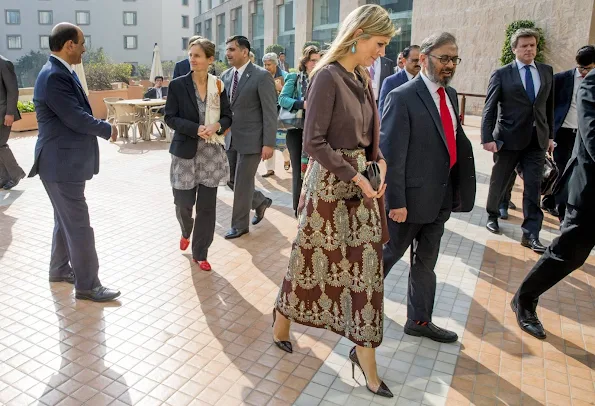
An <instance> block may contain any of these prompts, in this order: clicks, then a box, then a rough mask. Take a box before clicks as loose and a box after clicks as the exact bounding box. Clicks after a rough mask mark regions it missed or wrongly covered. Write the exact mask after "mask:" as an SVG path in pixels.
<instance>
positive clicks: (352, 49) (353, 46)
mask: <svg viewBox="0 0 595 406" xmlns="http://www.w3.org/2000/svg"><path fill="white" fill-rule="evenodd" d="M356 44H357V41H355V42H354V43H353V45H352V46H351V53H352V54H354V53H355V45H356Z"/></svg>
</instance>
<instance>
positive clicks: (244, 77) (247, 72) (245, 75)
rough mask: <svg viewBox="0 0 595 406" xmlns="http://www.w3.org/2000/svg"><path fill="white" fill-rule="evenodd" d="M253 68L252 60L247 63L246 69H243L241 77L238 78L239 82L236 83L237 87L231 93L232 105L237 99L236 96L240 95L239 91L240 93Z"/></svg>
mask: <svg viewBox="0 0 595 406" xmlns="http://www.w3.org/2000/svg"><path fill="white" fill-rule="evenodd" d="M253 69H254V65H252V62H250V63H249V64H248V66H246V70H244V73H242V77H241V78H240V82H239V83H238V88H237V89H236V91H235V92H234V94H233V100H232V101H231V104H232V106H233V104H234V103H235V102H236V100H237V99H238V96H239V95H240V93H242V88H243V87H244V85H245V84H246V82H247V81H248V80H250V77H251V76H252V70H253Z"/></svg>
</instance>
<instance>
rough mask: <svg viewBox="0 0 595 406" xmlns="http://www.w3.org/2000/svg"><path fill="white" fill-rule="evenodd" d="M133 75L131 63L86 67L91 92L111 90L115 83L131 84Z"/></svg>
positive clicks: (100, 64)
mask: <svg viewBox="0 0 595 406" xmlns="http://www.w3.org/2000/svg"><path fill="white" fill-rule="evenodd" d="M131 73H132V65H130V64H129V63H120V64H112V63H90V64H88V65H87V66H85V75H86V77H87V86H88V87H89V90H111V88H112V83H113V82H125V83H129V81H130V74H131Z"/></svg>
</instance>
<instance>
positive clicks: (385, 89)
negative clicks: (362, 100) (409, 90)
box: [378, 45, 421, 118]
mask: <svg viewBox="0 0 595 406" xmlns="http://www.w3.org/2000/svg"><path fill="white" fill-rule="evenodd" d="M399 55H402V58H403V60H404V61H405V65H404V69H402V70H400V71H399V72H397V73H394V74H392V75H390V76H389V77H387V78H386V80H385V81H384V83H383V84H382V88H381V89H380V96H379V99H378V113H379V114H380V117H381V118H382V109H383V108H384V99H386V95H387V94H389V93H390V91H391V90H393V89H396V88H397V87H399V86H401V85H402V84H404V83H407V82H409V81H410V80H412V79H413V78H414V77H416V76H417V74H418V73H419V71H420V70H421V66H420V65H419V45H411V46H408V47H407V48H405V49H404V50H403V52H401V53H400V54H399Z"/></svg>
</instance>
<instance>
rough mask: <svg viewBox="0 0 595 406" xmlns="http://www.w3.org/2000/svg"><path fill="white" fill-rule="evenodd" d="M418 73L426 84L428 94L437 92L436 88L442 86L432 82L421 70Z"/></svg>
mask: <svg viewBox="0 0 595 406" xmlns="http://www.w3.org/2000/svg"><path fill="white" fill-rule="evenodd" d="M420 75H421V78H422V80H423V81H424V83H425V84H426V87H427V88H428V90H429V91H430V94H433V93H437V92H438V89H439V88H441V87H442V86H440V85H439V84H438V83H434V82H432V81H431V80H430V78H428V77H427V76H426V75H424V74H423V72H421V73H420Z"/></svg>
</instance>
